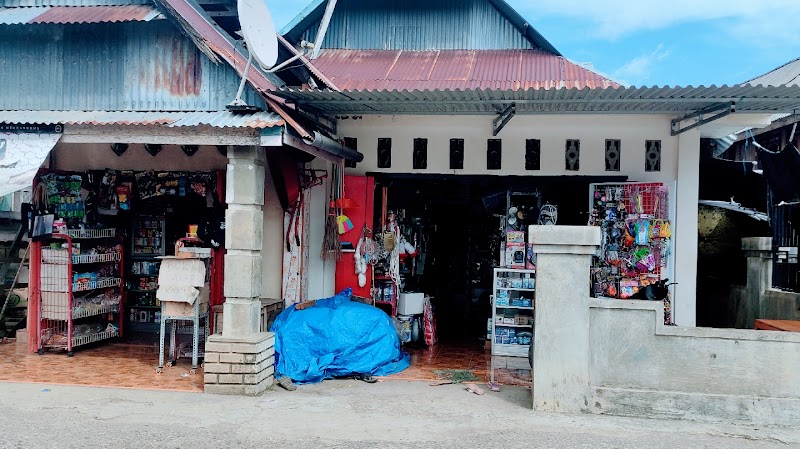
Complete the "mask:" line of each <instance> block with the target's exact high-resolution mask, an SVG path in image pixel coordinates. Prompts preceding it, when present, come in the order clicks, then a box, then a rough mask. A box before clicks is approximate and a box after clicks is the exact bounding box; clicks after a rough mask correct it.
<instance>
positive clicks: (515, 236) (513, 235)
mask: <svg viewBox="0 0 800 449" xmlns="http://www.w3.org/2000/svg"><path fill="white" fill-rule="evenodd" d="M506 242H507V243H522V244H524V243H525V231H508V232H507V233H506Z"/></svg>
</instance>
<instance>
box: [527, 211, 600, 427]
mask: <svg viewBox="0 0 800 449" xmlns="http://www.w3.org/2000/svg"><path fill="white" fill-rule="evenodd" d="M529 243H531V244H532V245H533V251H534V252H535V253H536V301H535V313H536V317H535V324H534V337H533V338H534V354H533V395H532V396H533V408H534V410H543V411H553V412H581V411H586V410H588V409H589V399H590V397H589V356H590V354H589V281H590V275H589V269H590V267H591V262H592V254H594V252H595V250H596V249H597V246H598V245H599V244H600V228H598V227H592V226H531V227H530V232H529Z"/></svg>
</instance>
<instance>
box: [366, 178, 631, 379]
mask: <svg viewBox="0 0 800 449" xmlns="http://www.w3.org/2000/svg"><path fill="white" fill-rule="evenodd" d="M374 176H375V180H376V195H375V197H376V207H375V211H376V213H375V214H376V217H375V222H376V223H378V224H383V225H384V228H386V225H387V222H391V220H392V219H394V220H396V223H397V226H398V227H399V228H400V235H401V236H402V238H403V239H404V240H405V241H407V242H408V243H409V244H410V245H411V246H412V247H413V251H412V252H411V254H408V252H406V254H405V255H404V256H405V257H404V258H402V259H401V261H400V269H399V272H400V284H401V285H400V291H404V292H421V293H423V294H424V295H426V296H429V297H430V301H431V304H432V306H433V309H434V314H435V319H436V327H437V337H438V341H439V342H438V343H437V345H435V347H434V348H433V349H427V350H423V351H421V354H423V355H422V356H420V357H417V358H416V359H415V360H416V361H417V364H418V365H419V364H423V365H424V364H425V363H428V362H432V363H433V364H435V365H437V366H438V367H442V366H444V365H447V368H452V369H467V368H469V369H473V370H476V371H483V373H481V374H488V373H485V370H487V368H488V364H489V362H490V359H491V352H490V349H491V340H490V339H491V336H490V335H491V332H492V331H491V328H492V326H491V323H492V321H491V320H492V319H494V318H493V313H492V303H491V302H490V296H491V295H493V293H494V290H493V282H494V274H495V273H494V271H495V268H497V267H499V266H501V264H500V258H501V257H504V258H506V257H507V256H505V254H504V250H505V248H506V233H507V231H508V230H511V229H515V230H519V231H522V232H526V231H527V227H528V225H532V224H537V223H538V222H539V217H540V212H541V211H542V210H546V211H548V212H547V213H548V214H549V213H550V212H552V211H556V214H557V216H555V217H554V216H553V215H552V214H549V215H547V217H546V218H547V219H548V220H552V219H556V220H557V223H558V224H560V225H586V223H587V221H588V218H589V217H588V210H589V202H588V195H589V193H588V192H589V186H590V184H592V183H596V182H608V181H610V178H596V177H512V176H504V177H500V176H443V175H386V174H375V175H374ZM615 181H620V179H615ZM384 189H385V190H384ZM384 191H385V196H384V195H383V192H384ZM383 198H385V203H386V204H385V205H384V204H381V203H382V202H383ZM509 204H510V205H511V206H512V207H511V208H509ZM509 209H510V210H511V211H512V212H513V214H512V215H513V217H510V216H509ZM543 218H545V217H543ZM545 221H547V220H545ZM380 228H381V226H380V225H376V229H380ZM526 235H527V234H526ZM522 245H523V246H522V248H523V254H524V248H525V246H524V240H523V243H522ZM409 249H411V248H409ZM503 265H505V263H503ZM522 267H523V268H524V267H525V264H524V262H523V265H522ZM531 290H533V289H531ZM531 295H532V292H531ZM436 347H438V348H436ZM414 351H415V350H412V355H414ZM425 351H433V352H432V353H426V352H425ZM522 352H524V353H525V354H527V351H522ZM442 353H444V354H449V355H450V356H452V357H449V358H443V357H440V356H433V354H440V355H441V354H442ZM432 356H433V357H432ZM476 362H477V363H476ZM525 362H526V363H527V358H526V359H525ZM523 366H524V364H523ZM412 371H414V363H412ZM478 375H479V376H480V374H478ZM527 376H530V374H529V373H527ZM527 379H528V382H530V377H528V378H527Z"/></svg>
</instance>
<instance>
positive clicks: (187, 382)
mask: <svg viewBox="0 0 800 449" xmlns="http://www.w3.org/2000/svg"><path fill="white" fill-rule="evenodd" d="M191 365H192V364H191V359H180V360H178V363H177V365H176V366H174V367H165V368H164V372H162V373H161V374H156V367H157V366H158V348H157V347H155V346H154V345H132V344H124V343H109V344H104V345H98V346H94V347H87V348H82V349H76V350H75V356H74V357H67V356H66V353H64V352H48V353H45V354H44V355H38V354H32V353H28V352H26V351H24V350H21V349H18V346H17V345H16V344H15V343H7V344H0V382H26V383H42V384H48V385H59V384H60V385H86V386H94V387H115V388H134V389H142V390H177V391H193V392H202V391H203V370H202V369H199V370H198V372H197V373H196V374H194V375H190V374H189V370H190V369H191Z"/></svg>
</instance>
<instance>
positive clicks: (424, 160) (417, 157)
mask: <svg viewBox="0 0 800 449" xmlns="http://www.w3.org/2000/svg"><path fill="white" fill-rule="evenodd" d="M413 158H414V170H425V169H426V168H428V139H422V138H417V139H414V155H413Z"/></svg>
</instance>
